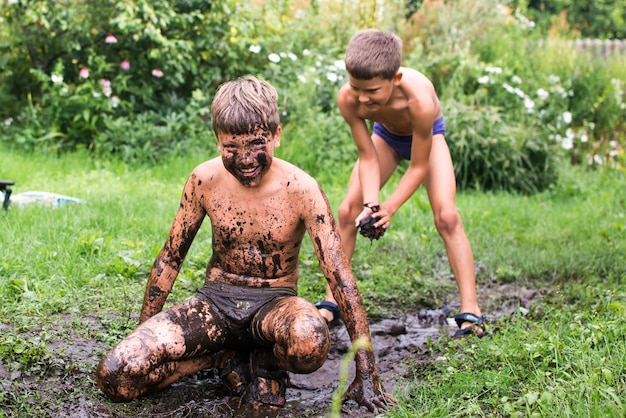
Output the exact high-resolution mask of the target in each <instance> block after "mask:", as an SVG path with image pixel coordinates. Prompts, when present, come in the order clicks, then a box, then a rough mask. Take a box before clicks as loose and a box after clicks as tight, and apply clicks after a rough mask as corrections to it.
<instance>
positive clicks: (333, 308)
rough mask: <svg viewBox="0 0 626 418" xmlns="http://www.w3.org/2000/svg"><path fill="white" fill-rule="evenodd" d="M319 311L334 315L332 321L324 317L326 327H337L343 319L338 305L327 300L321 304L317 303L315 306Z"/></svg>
mask: <svg viewBox="0 0 626 418" xmlns="http://www.w3.org/2000/svg"><path fill="white" fill-rule="evenodd" d="M315 307H316V308H317V309H326V310H327V311H328V312H330V313H332V314H333V319H332V321H329V320H328V319H326V318H325V317H324V321H326V325H328V326H329V327H331V326H335V325H338V324H339V320H340V319H341V314H340V313H339V307H338V306H337V304H336V303H332V302H329V301H327V300H323V301H321V302H317V303H316V304H315Z"/></svg>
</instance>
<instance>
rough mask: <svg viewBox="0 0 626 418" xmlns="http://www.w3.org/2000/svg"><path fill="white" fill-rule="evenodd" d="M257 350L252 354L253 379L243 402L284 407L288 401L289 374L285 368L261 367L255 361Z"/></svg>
mask: <svg viewBox="0 0 626 418" xmlns="http://www.w3.org/2000/svg"><path fill="white" fill-rule="evenodd" d="M254 358H255V352H252V354H251V356H250V375H251V376H252V380H251V381H250V384H249V385H248V386H247V387H246V389H245V393H244V394H243V395H242V397H241V402H242V403H243V402H251V401H252V402H255V401H256V402H259V403H262V404H264V405H270V406H277V407H281V408H282V407H284V406H285V403H287V385H288V383H289V374H288V373H287V372H286V371H285V370H268V369H264V368H262V367H259V366H258V365H257V364H255V361H254Z"/></svg>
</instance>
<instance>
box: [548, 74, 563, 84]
mask: <svg viewBox="0 0 626 418" xmlns="http://www.w3.org/2000/svg"><path fill="white" fill-rule="evenodd" d="M548 80H549V81H550V83H552V84H556V83H559V82H560V81H561V79H560V78H559V76H558V75H554V74H550V75H549V76H548Z"/></svg>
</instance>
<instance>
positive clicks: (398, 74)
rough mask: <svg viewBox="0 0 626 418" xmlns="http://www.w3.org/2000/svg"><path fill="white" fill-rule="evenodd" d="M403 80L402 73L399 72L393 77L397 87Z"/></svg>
mask: <svg viewBox="0 0 626 418" xmlns="http://www.w3.org/2000/svg"><path fill="white" fill-rule="evenodd" d="M401 80H402V71H398V72H397V73H396V75H394V76H393V80H392V81H393V84H395V85H396V86H397V85H399V84H400V81H401Z"/></svg>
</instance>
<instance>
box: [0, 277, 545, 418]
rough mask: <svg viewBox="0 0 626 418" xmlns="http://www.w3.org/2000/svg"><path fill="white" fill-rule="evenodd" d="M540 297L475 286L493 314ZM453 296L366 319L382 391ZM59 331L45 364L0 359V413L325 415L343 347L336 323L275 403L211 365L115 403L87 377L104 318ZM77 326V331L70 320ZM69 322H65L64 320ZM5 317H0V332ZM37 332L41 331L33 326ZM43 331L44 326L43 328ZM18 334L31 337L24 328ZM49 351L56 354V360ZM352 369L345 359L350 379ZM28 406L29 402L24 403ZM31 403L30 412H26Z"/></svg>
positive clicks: (357, 413)
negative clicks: (249, 393) (310, 365)
mask: <svg viewBox="0 0 626 418" xmlns="http://www.w3.org/2000/svg"><path fill="white" fill-rule="evenodd" d="M541 298H542V291H537V290H533V289H530V288H526V287H521V286H516V285H514V284H505V285H497V286H493V287H486V288H481V289H479V300H480V301H481V308H482V310H483V312H484V313H486V314H487V315H488V317H489V319H490V320H491V321H492V322H496V321H498V319H501V318H503V317H506V316H508V315H511V314H513V313H515V312H518V310H519V311H522V312H527V310H528V309H530V307H531V305H532V304H533V303H535V302H536V301H538V300H540V299H541ZM457 311H458V302H456V303H451V304H449V305H447V306H445V307H443V308H440V309H430V310H429V309H423V310H420V311H419V312H408V313H406V314H405V315H402V316H390V317H388V318H386V319H383V320H381V321H378V322H375V323H371V324H370V330H371V334H372V342H373V346H374V350H375V354H376V359H377V364H378V368H379V372H380V374H381V377H382V379H383V382H384V384H385V388H386V389H387V391H388V392H390V393H391V392H395V393H396V394H398V393H400V392H402V391H403V390H404V388H405V385H404V383H403V382H404V381H405V380H406V379H412V368H414V367H415V366H419V365H424V364H428V363H429V362H431V361H432V360H433V359H431V358H429V356H428V355H427V354H425V350H423V349H422V347H423V345H424V343H425V342H426V340H427V339H428V338H430V339H432V340H436V339H437V338H439V337H440V336H441V335H442V334H447V335H451V334H452V333H453V332H454V330H455V329H456V325H454V321H453V320H452V317H453V316H454V314H455V313H456V312H457ZM55 320H56V321H58V322H57V324H58V327H57V330H58V329H60V330H61V331H62V332H60V333H59V334H61V335H56V336H55V337H54V338H52V339H49V341H52V342H48V341H47V342H46V344H47V347H48V351H49V353H51V354H52V356H50V357H51V358H52V364H50V365H49V366H48V368H47V369H41V370H31V371H30V373H29V374H28V375H27V374H21V373H19V372H17V371H15V370H12V369H11V366H10V365H6V364H4V365H3V364H2V363H1V362H0V407H1V408H0V409H3V410H4V411H5V414H6V416H7V417H18V416H19V417H22V416H33V415H32V412H37V414H36V415H39V416H44V415H45V416H54V417H66V416H67V417H72V418H75V417H78V418H83V417H84V418H97V417H136V418H140V417H151V418H160V417H163V418H183V417H192V418H194V417H215V418H233V417H246V418H255V417H324V416H327V414H328V411H329V409H330V407H331V399H332V395H333V392H334V391H335V389H336V388H337V385H338V375H339V369H340V363H341V361H342V358H343V357H344V355H345V353H346V352H347V351H348V349H349V347H350V339H349V337H348V334H347V332H346V329H345V327H344V326H343V325H341V326H337V327H334V328H332V329H331V337H332V345H331V351H330V353H329V356H328V360H327V361H326V363H325V364H324V366H322V367H321V368H320V369H319V370H317V371H315V372H313V373H311V374H308V375H295V374H290V386H289V388H288V390H287V405H286V406H285V408H281V409H269V408H268V409H266V410H256V411H253V410H251V409H250V407H249V406H247V405H238V404H237V402H234V401H232V400H229V398H228V396H227V393H226V391H225V389H224V388H223V386H222V385H221V383H220V379H219V377H218V376H217V373H216V372H215V371H213V370H205V371H202V372H200V373H196V374H195V375H192V376H189V377H187V378H185V379H182V380H181V381H179V382H177V383H175V384H174V385H172V386H171V387H169V388H168V389H166V390H164V391H162V392H159V393H156V394H153V395H149V396H145V397H142V398H140V399H137V400H134V401H133V402H130V403H127V404H115V403H112V402H110V401H108V399H106V398H105V397H104V396H103V395H102V394H100V393H99V392H98V391H97V389H96V387H95V383H94V380H93V370H94V368H95V367H96V365H97V363H98V361H99V360H100V358H101V357H102V355H103V354H104V352H105V350H106V349H108V348H110V347H107V346H105V344H104V343H102V342H99V341H98V339H97V338H96V336H97V335H99V334H101V333H106V332H105V330H104V325H102V323H103V321H101V320H100V319H98V318H96V317H95V316H94V317H87V318H77V317H76V316H69V315H65V316H62V317H59V318H55ZM77 323H80V324H81V331H80V332H76V330H75V329H76V324H77ZM68 324H69V325H68ZM6 329H7V324H3V325H0V332H3V331H4V330H6ZM40 332H41V331H40ZM43 332H48V333H49V332H50V330H47V331H43ZM28 334H30V335H24V338H37V332H36V331H29V332H28ZM55 359H56V360H55ZM353 376H354V366H353V364H350V367H349V377H348V380H347V383H348V384H349V383H350V382H351V381H352V379H353ZM29 408H30V409H29ZM28 411H30V412H31V413H28ZM342 416H344V417H359V418H361V417H373V416H374V414H372V413H369V412H368V411H367V409H365V408H362V407H359V406H358V405H356V404H355V403H351V402H349V403H346V404H344V406H343V409H342Z"/></svg>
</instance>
